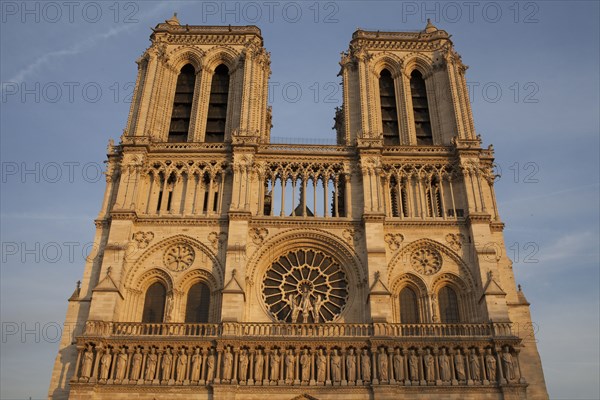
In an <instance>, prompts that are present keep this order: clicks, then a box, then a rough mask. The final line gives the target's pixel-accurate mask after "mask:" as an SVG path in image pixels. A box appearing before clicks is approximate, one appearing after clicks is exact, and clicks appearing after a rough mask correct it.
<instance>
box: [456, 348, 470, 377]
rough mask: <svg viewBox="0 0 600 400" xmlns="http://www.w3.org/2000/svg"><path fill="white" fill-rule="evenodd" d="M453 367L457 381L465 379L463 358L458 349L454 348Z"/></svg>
mask: <svg viewBox="0 0 600 400" xmlns="http://www.w3.org/2000/svg"><path fill="white" fill-rule="evenodd" d="M454 368H455V370H456V377H457V379H458V380H459V381H464V380H466V379H467V377H466V375H465V359H464V357H463V355H462V353H461V351H460V349H456V354H455V355H454Z"/></svg>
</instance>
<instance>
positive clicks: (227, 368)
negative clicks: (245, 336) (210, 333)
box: [223, 347, 233, 381]
mask: <svg viewBox="0 0 600 400" xmlns="http://www.w3.org/2000/svg"><path fill="white" fill-rule="evenodd" d="M232 365H233V354H231V351H230V350H229V347H226V348H225V353H223V380H225V381H230V380H231V367H232Z"/></svg>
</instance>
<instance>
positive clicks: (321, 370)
mask: <svg viewBox="0 0 600 400" xmlns="http://www.w3.org/2000/svg"><path fill="white" fill-rule="evenodd" d="M326 370H327V357H326V356H325V354H323V349H319V353H318V355H317V382H318V383H323V382H325V373H326Z"/></svg>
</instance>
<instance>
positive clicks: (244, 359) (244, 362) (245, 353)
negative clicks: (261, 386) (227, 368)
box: [240, 349, 249, 382]
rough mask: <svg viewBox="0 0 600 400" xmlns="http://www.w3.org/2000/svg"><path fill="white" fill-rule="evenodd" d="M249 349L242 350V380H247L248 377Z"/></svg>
mask: <svg viewBox="0 0 600 400" xmlns="http://www.w3.org/2000/svg"><path fill="white" fill-rule="evenodd" d="M248 362H249V360H248V351H247V350H246V349H242V350H241V351H240V381H241V382H244V381H246V379H247V377H248Z"/></svg>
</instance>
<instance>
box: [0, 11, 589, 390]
mask: <svg viewBox="0 0 600 400" xmlns="http://www.w3.org/2000/svg"><path fill="white" fill-rule="evenodd" d="M271 4H272V5H270V6H269V5H267V2H262V1H257V2H250V3H241V2H239V3H236V2H229V3H223V2H202V3H194V2H165V3H159V2H151V1H144V2H133V1H132V2H121V3H115V2H74V3H72V6H71V7H72V8H71V9H69V8H68V7H67V6H65V5H64V4H63V2H26V3H22V2H20V1H19V2H11V1H3V2H2V3H0V5H1V14H0V18H1V24H0V29H1V31H0V33H1V48H0V56H1V60H2V61H1V71H0V79H1V81H2V99H1V103H0V105H1V115H0V130H1V135H0V144H1V149H0V155H1V161H2V177H1V182H2V183H1V185H2V190H1V194H0V200H1V203H0V213H1V217H2V225H1V228H0V233H1V243H2V255H1V258H2V260H1V262H2V264H1V269H0V278H1V281H0V289H1V290H0V296H1V303H0V311H1V320H2V338H1V342H0V345H1V352H0V366H1V377H0V385H1V389H0V398H2V399H10V398H28V397H29V396H31V397H33V398H44V397H45V396H46V393H47V388H48V384H49V381H50V373H51V369H52V365H53V362H54V357H55V354H56V351H57V346H58V343H57V340H58V339H57V338H56V336H57V334H56V328H57V326H59V325H61V324H62V323H63V321H64V315H65V311H66V305H67V303H66V299H67V298H68V296H69V295H70V294H71V292H72V291H73V289H74V287H75V282H76V281H77V280H78V279H80V278H81V275H82V272H83V266H84V259H83V256H82V253H85V252H86V250H89V243H90V242H91V241H92V239H93V233H94V225H93V219H94V218H95V216H96V214H97V212H98V210H99V208H100V204H101V200H102V194H103V191H104V179H103V177H102V176H100V175H99V173H100V171H101V169H102V168H103V165H104V164H103V161H104V158H105V148H106V144H107V142H108V139H109V138H114V139H117V140H118V137H119V136H120V135H121V132H122V130H123V128H124V126H125V123H126V118H127V113H128V112H129V103H128V97H129V96H130V94H131V91H132V85H133V82H134V81H135V79H136V72H137V67H136V64H135V63H134V61H135V59H136V58H137V57H139V55H140V54H142V52H143V51H144V49H145V48H146V47H147V46H148V44H149V42H148V37H149V34H150V29H149V28H150V27H153V26H154V25H156V23H158V22H160V21H163V20H165V19H167V18H169V17H170V16H171V15H172V12H173V11H177V12H178V14H179V18H180V21H181V22H182V23H183V24H186V23H188V24H190V25H200V24H214V25H217V24H219V25H220V24H225V25H227V24H232V25H235V24H256V25H258V26H259V27H260V28H261V30H262V33H263V37H264V40H265V46H266V48H267V50H268V51H270V52H271V60H272V64H271V68H272V71H273V73H272V76H271V90H270V92H271V96H270V97H271V98H270V101H271V104H272V105H273V113H274V128H273V131H272V136H276V137H287V138H315V139H333V138H334V132H333V131H332V130H331V127H332V126H333V113H334V108H335V107H336V106H339V105H341V87H339V83H340V78H339V77H337V73H338V72H339V64H338V62H339V53H340V52H341V51H344V50H346V49H347V46H348V43H349V41H350V38H351V35H352V32H353V31H354V30H355V29H356V28H357V27H361V28H363V29H374V30H377V29H380V30H399V31H402V30H418V29H422V28H423V27H424V25H425V21H426V18H427V17H429V18H431V19H432V21H433V22H434V23H435V24H436V25H437V26H438V27H439V28H442V29H445V30H446V31H448V32H449V33H450V34H452V35H453V36H452V39H453V41H454V43H455V46H456V49H457V50H458V52H459V53H460V54H461V55H462V57H463V61H464V62H465V63H466V64H467V65H469V66H470V68H469V70H468V71H467V80H468V82H469V87H470V89H471V91H472V99H471V100H472V105H473V113H474V118H475V126H476V130H477V131H478V133H479V134H481V135H482V137H483V140H484V143H485V145H486V146H487V145H488V144H490V143H492V144H494V148H495V150H496V157H497V162H498V164H499V166H500V169H501V170H502V177H501V178H500V180H499V181H498V183H497V184H496V193H497V196H498V205H499V208H500V213H501V217H502V219H503V221H504V222H505V223H506V229H505V239H506V243H507V246H508V247H509V249H508V252H509V255H510V257H511V258H513V260H514V272H515V275H516V278H517V281H518V282H519V283H520V284H522V285H523V290H524V291H525V294H526V296H527V298H528V300H529V301H530V302H531V303H532V307H531V309H532V315H533V320H534V322H535V323H536V326H537V332H536V335H537V340H538V346H539V350H540V354H541V357H542V362H543V366H544V371H545V374H546V381H547V384H548V388H549V391H550V395H551V397H552V398H560V399H575V398H577V399H595V398H600V389H599V384H598V378H597V377H598V375H599V374H600V371H599V358H600V354H599V318H600V309H599V304H600V303H599V289H598V288H599V282H600V276H599V245H598V244H599V218H600V215H599V211H598V210H599V205H600V204H599V172H598V171H599V169H600V168H599V167H600V166H599V136H600V135H599V131H600V127H599V117H598V114H599V92H600V88H599V75H600V71H599V62H600V61H599V48H600V43H599V37H600V31H599V22H598V21H599V19H600V15H599V3H598V2H595V1H593V2H592V1H582V2H577V1H570V2H566V1H564V2H563V1H537V2H519V3H516V2H512V1H511V2H474V3H472V4H473V5H472V8H469V6H467V5H465V2H431V3H423V2H420V1H419V2H392V1H382V2H376V1H375V2H368V3H367V2H362V1H344V2H333V1H332V2H327V1H324V2H319V3H316V2H314V1H308V2H274V3H271ZM269 7H271V8H269ZM298 89H300V90H298ZM15 330H16V333H13V332H14V331H15Z"/></svg>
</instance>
